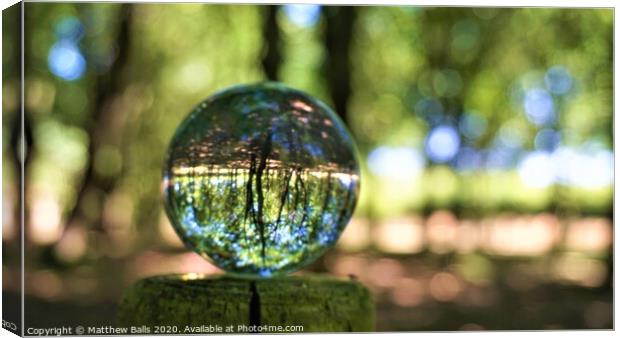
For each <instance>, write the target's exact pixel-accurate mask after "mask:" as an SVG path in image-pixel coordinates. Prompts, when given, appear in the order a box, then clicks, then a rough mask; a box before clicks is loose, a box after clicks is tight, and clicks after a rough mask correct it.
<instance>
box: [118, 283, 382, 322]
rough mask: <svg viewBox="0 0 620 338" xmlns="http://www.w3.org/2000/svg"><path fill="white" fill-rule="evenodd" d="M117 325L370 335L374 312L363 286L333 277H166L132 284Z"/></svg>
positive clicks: (368, 295)
mask: <svg viewBox="0 0 620 338" xmlns="http://www.w3.org/2000/svg"><path fill="white" fill-rule="evenodd" d="M118 323H119V325H121V326H143V325H144V326H149V327H154V326H166V325H170V326H175V327H176V328H177V330H178V332H179V333H189V332H184V329H185V328H186V327H188V326H189V327H196V326H198V327H200V326H203V325H207V326H208V325H214V326H215V325H217V326H220V327H229V326H233V327H234V332H239V330H238V329H239V328H240V327H241V326H243V325H245V326H248V327H250V326H263V327H265V326H271V327H272V328H273V327H275V326H282V327H286V326H301V327H303V331H301V332H371V331H374V329H375V308H374V303H373V300H372V297H371V295H370V292H369V291H368V289H366V288H365V287H364V286H363V285H362V284H360V283H359V282H357V281H355V280H347V279H337V278H334V277H331V276H324V275H304V276H286V277H277V278H271V279H258V278H257V279H252V278H238V277H231V276H228V275H220V276H203V275H191V274H190V275H166V276H155V277H149V278H145V279H142V280H139V281H138V282H136V283H135V284H134V285H132V286H131V287H130V288H129V289H128V290H127V291H126V293H125V296H124V298H123V300H122V302H121V305H120V307H119V313H118ZM295 330H296V331H297V332H300V329H299V328H297V329H295ZM263 332H265V331H263ZM270 332H272V333H275V332H273V331H270ZM288 332H291V331H290V330H289V331H288Z"/></svg>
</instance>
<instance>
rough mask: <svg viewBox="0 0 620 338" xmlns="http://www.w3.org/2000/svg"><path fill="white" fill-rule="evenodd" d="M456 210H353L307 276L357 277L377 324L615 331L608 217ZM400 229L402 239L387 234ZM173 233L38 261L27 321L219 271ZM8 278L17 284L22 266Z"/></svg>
mask: <svg viewBox="0 0 620 338" xmlns="http://www.w3.org/2000/svg"><path fill="white" fill-rule="evenodd" d="M442 215H443V216H442ZM447 216H448V213H447V212H441V211H439V212H436V213H434V214H433V215H431V216H430V217H428V218H427V219H425V221H424V222H421V221H419V219H418V220H417V219H416V218H415V217H409V218H405V219H396V220H391V221H381V222H376V224H372V222H369V221H365V220H363V219H359V218H356V219H354V220H353V222H352V223H351V224H350V225H349V227H348V228H347V230H346V231H345V233H344V234H343V236H342V238H341V239H340V241H339V243H338V245H337V247H336V248H334V249H333V250H331V251H330V252H328V253H327V254H326V255H325V256H324V257H323V258H321V259H320V260H319V261H317V262H316V263H314V264H312V265H311V266H309V267H307V268H306V269H304V270H303V271H300V272H298V274H305V273H328V274H331V275H333V276H337V277H342V278H355V279H357V280H359V281H360V282H361V283H362V284H364V285H365V286H366V287H368V288H369V289H370V290H371V292H372V294H373V296H374V299H375V302H376V308H377V327H376V329H377V331H416V330H421V331H438V330H439V331H441V330H448V331H452V330H509V329H510V330H547V329H611V328H612V310H613V305H612V296H613V294H612V292H613V290H612V286H611V285H612V283H611V277H610V276H611V275H612V270H611V267H612V264H611V263H610V261H609V260H610V259H611V256H610V254H609V253H610V251H611V240H612V237H611V235H612V224H611V221H610V220H608V219H606V218H601V217H582V218H575V219H570V220H561V219H558V218H556V217H555V216H553V215H551V214H538V215H513V216H511V217H508V216H505V215H504V216H501V215H500V216H495V217H492V218H488V219H484V220H479V221H477V222H474V221H466V220H457V219H453V220H452V221H454V222H452V221H450V219H449V217H447ZM416 220H417V221H416ZM451 222H452V223H451ZM396 230H398V231H396ZM394 233H396V234H399V236H389V234H394ZM476 234H477V235H476ZM169 237H170V238H169V240H170V241H171V242H169V243H168V244H166V245H161V246H158V247H154V248H153V247H151V248H149V249H147V250H144V251H139V252H136V253H135V254H133V255H130V256H123V257H117V258H115V257H110V256H100V257H98V258H97V259H96V260H93V261H91V262H90V264H88V260H87V261H86V262H83V263H81V264H76V265H73V266H71V265H68V266H64V267H62V268H54V269H50V268H49V267H41V268H38V269H35V268H32V267H33V265H30V266H31V268H30V269H28V271H27V275H26V294H27V296H26V316H27V318H28V322H27V323H29V325H33V326H34V325H36V326H51V325H59V324H63V325H67V324H73V325H89V324H90V325H114V323H115V316H116V305H117V303H118V302H119V301H120V299H121V297H122V293H123V291H124V290H125V289H126V288H127V287H128V286H129V285H130V284H131V283H133V282H134V281H136V280H137V279H139V278H142V277H145V276H152V275H157V274H167V273H189V272H197V273H211V274H219V273H222V271H221V270H220V269H218V268H217V267H215V266H214V265H212V264H211V263H209V262H207V261H206V260H204V259H202V258H201V257H200V256H198V255H197V254H195V253H192V252H188V251H186V250H185V249H184V248H183V247H182V246H181V244H180V243H177V244H176V245H175V244H172V242H173V241H174V240H176V241H178V239H176V238H175V237H174V233H173V232H171V233H170V234H169ZM48 254H49V253H48ZM41 255H42V257H45V256H46V253H45V252H43V253H41ZM28 265H29V264H27V266H28ZM5 276H7V277H8V279H7V283H8V284H10V285H12V286H14V285H17V284H16V282H18V280H19V279H18V278H19V275H18V274H17V271H12V270H5ZM16 278H17V279H16ZM13 290H14V288H13ZM12 297H16V296H15V295H13V296H12ZM15 299H18V298H15ZM68 320H70V321H73V323H68V322H67V321H68Z"/></svg>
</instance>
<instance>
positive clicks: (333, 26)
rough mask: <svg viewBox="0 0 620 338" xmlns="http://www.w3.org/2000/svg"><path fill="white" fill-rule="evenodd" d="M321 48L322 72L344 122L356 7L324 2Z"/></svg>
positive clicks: (346, 111) (349, 82)
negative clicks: (330, 4) (324, 53)
mask: <svg viewBox="0 0 620 338" xmlns="http://www.w3.org/2000/svg"><path fill="white" fill-rule="evenodd" d="M323 11H324V14H325V18H326V23H327V24H326V28H325V40H324V43H325V49H326V51H327V60H326V62H325V64H324V67H323V74H324V76H325V79H327V84H328V88H329V95H330V96H331V99H332V102H333V103H334V108H335V109H336V113H337V114H338V115H339V116H340V118H341V119H342V120H343V121H344V123H345V124H347V125H348V122H349V121H348V120H349V119H348V110H347V104H348V102H349V97H350V96H351V73H352V72H351V56H350V49H351V40H352V37H353V23H354V22H355V17H356V13H355V11H356V9H355V7H353V6H325V7H323Z"/></svg>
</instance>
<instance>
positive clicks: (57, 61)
mask: <svg viewBox="0 0 620 338" xmlns="http://www.w3.org/2000/svg"><path fill="white" fill-rule="evenodd" d="M48 64H49V68H50V71H51V72H52V73H53V74H54V75H56V76H58V77H60V78H62V79H64V80H67V81H73V80H77V79H79V78H81V77H82V75H83V74H84V71H85V70H86V60H85V59H84V56H83V55H82V52H80V49H79V48H78V46H77V45H76V44H75V43H74V42H72V41H69V40H60V41H58V42H56V43H55V44H54V45H53V46H52V48H51V49H50V52H49V56H48Z"/></svg>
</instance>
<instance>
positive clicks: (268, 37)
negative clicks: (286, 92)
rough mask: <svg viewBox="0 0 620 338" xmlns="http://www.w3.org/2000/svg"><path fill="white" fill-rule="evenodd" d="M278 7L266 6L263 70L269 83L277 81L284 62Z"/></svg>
mask: <svg viewBox="0 0 620 338" xmlns="http://www.w3.org/2000/svg"><path fill="white" fill-rule="evenodd" d="M278 8H279V6H277V5H269V6H265V8H264V10H265V12H266V13H265V21H264V22H263V41H264V43H265V44H264V48H265V50H264V51H263V60H262V65H263V70H264V72H265V76H266V77H267V79H268V80H269V81H277V79H278V68H280V63H281V62H282V56H281V54H282V53H281V51H280V30H279V29H278V22H277V14H278Z"/></svg>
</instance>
